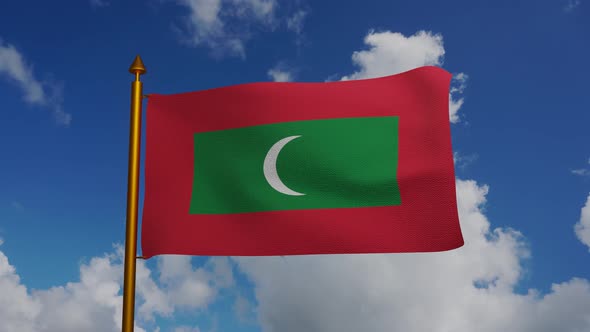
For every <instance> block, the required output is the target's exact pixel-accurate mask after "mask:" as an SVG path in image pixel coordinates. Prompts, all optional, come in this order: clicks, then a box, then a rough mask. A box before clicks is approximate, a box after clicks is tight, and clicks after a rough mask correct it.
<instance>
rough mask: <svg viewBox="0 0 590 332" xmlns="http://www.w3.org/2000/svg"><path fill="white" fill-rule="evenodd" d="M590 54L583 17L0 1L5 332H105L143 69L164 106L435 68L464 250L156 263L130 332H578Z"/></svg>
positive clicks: (585, 327) (562, 10) (585, 233)
mask: <svg viewBox="0 0 590 332" xmlns="http://www.w3.org/2000/svg"><path fill="white" fill-rule="evenodd" d="M588 40H590V9H589V7H588V3H587V2H586V1H584V0H552V1H532V0H530V1H494V2H491V1H477V2H475V1H447V2H440V1H364V2H362V3H359V2H352V1H350V2H339V3H338V4H337V5H335V2H325V1H322V2H311V1H303V0H291V1H277V0H211V1H203V0H193V1H188V0H183V1H155V0H154V1H145V2H143V1H135V2H123V1H116V0H112V1H109V0H89V1H63V2H60V3H59V4H57V3H56V2H47V1H37V2H36V3H35V4H29V3H25V2H17V1H11V2H6V3H3V6H2V10H1V11H0V109H1V110H2V112H1V114H2V121H0V133H2V134H1V137H2V139H1V140H0V151H1V152H2V156H3V157H2V162H1V165H2V168H1V169H2V172H0V188H1V190H0V239H1V240H0V243H2V245H1V246H0V294H2V296H1V297H0V331H80V330H85V331H111V330H112V331H116V330H118V328H117V324H118V323H117V319H119V317H120V301H121V298H120V294H121V293H120V290H119V288H120V286H121V272H122V271H121V268H122V266H121V259H120V258H121V257H120V255H121V250H120V247H118V246H120V245H122V244H123V241H124V231H125V221H124V218H125V204H126V202H125V195H126V177H127V148H128V125H129V94H130V84H129V83H130V82H131V80H132V75H130V74H129V73H128V72H127V68H128V66H129V64H130V63H131V61H132V60H133V58H134V56H135V55H136V54H141V56H142V58H143V60H144V62H145V65H146V67H147V69H148V73H147V74H146V75H144V76H143V77H142V80H143V82H144V91H145V92H146V93H150V92H154V93H164V94H165V93H179V92H186V91H194V90H200V89H206V88H213V87H219V86H227V85H233V84H239V83H246V82H255V81H273V80H291V81H304V82H323V81H327V80H340V79H342V78H344V77H347V78H349V79H355V78H367V77H377V76H384V75H390V74H395V73H399V72H403V71H406V70H409V69H412V68H415V67H419V66H423V65H438V66H441V67H443V68H445V69H446V70H448V71H449V72H451V73H453V74H454V77H455V78H454V80H453V85H452V89H451V103H450V108H451V111H452V112H451V114H450V120H451V122H452V124H451V130H452V137H453V149H454V151H455V159H456V175H457V178H458V180H457V181H458V182H457V188H458V200H459V203H458V205H459V212H460V217H461V226H462V230H463V234H464V236H465V241H466V245H465V246H464V247H463V248H461V249H458V250H456V251H453V252H448V253H441V254H429V255H420V254H402V255H355V256H347V255H338V256H311V257H287V258H285V259H281V258H273V257H270V258H269V257H266V258H225V257H217V258H210V257H193V258H191V257H173V256H163V257H160V258H154V259H151V260H149V261H147V262H145V263H144V262H140V263H139V272H138V273H139V274H138V297H137V304H138V311H137V325H138V329H137V330H138V331H139V330H140V328H141V329H143V330H145V331H162V332H163V331H175V332H180V331H201V332H203V331H265V332H268V331H281V332H283V331H286V332H289V331H302V330H306V331H358V330H366V331H426V330H430V331H448V330H452V331H473V330H479V331H505V330H507V329H508V330H511V331H555V330H560V331H590V310H588V309H587V308H590V282H589V280H590V264H589V259H590V252H589V249H590V196H589V193H590V149H589V148H588V142H590V130H588V127H589V126H588V124H589V123H590V113H589V112H588V110H589V109H590V98H588V95H589V94H588V77H590V69H589V67H588V66H586V65H585V64H586V62H587V59H590V43H588ZM433 276H436V278H433ZM5 294H8V295H5ZM584 308H586V309H584Z"/></svg>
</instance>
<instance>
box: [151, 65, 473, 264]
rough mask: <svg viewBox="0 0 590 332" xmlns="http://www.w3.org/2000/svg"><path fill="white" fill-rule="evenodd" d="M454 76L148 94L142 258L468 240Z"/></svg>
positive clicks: (435, 246)
mask: <svg viewBox="0 0 590 332" xmlns="http://www.w3.org/2000/svg"><path fill="white" fill-rule="evenodd" d="M450 79H451V75H450V74H449V73H448V72H446V71H444V70H442V69H440V68H437V67H422V68H418V69H414V70H411V71H408V72H405V73H402V74H399V75H394V76H389V77H382V78H376V79H367V80H356V81H344V82H330V83H252V84H243V85H237V86H230V87H224V88H217V89H211V90H206V91H198V92H192V93H184V94H176V95H158V94H152V95H150V98H149V100H148V106H147V137H146V144H147V147H146V168H145V201H144V209H143V217H142V234H141V235H142V236H141V246H142V255H143V256H144V257H146V258H149V257H152V256H154V255H160V254H184V255H224V256H251V255H252V256H254V255H256V256H263V255H299V254H336V253H342V254H344V253H391V252H426V251H442V250H450V249H454V248H457V247H460V246H462V245H463V238H462V236H461V230H460V228H459V221H458V216H457V203H456V197H455V177H454V171H453V157H452V149H451V138H450V125H449V110H448V105H449V101H448V98H449V97H448V96H449V83H450Z"/></svg>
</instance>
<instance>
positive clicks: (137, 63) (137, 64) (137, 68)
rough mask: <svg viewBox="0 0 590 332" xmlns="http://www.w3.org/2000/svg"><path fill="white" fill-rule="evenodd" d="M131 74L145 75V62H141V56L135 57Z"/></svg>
mask: <svg viewBox="0 0 590 332" xmlns="http://www.w3.org/2000/svg"><path fill="white" fill-rule="evenodd" d="M129 72H130V73H131V74H139V75H143V74H145V72H146V70H145V66H144V65H143V61H141V57H140V56H139V55H138V56H136V57H135V60H133V63H132V64H131V67H129Z"/></svg>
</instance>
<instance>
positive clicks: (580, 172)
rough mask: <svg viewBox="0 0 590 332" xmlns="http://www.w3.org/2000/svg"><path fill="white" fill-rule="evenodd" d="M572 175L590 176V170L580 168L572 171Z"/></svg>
mask: <svg viewBox="0 0 590 332" xmlns="http://www.w3.org/2000/svg"><path fill="white" fill-rule="evenodd" d="M588 164H589V165H590V158H588ZM571 172H572V174H575V175H579V176H590V168H578V169H573V170H571Z"/></svg>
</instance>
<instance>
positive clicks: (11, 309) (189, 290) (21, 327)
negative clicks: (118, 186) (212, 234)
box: [0, 246, 233, 332]
mask: <svg viewBox="0 0 590 332" xmlns="http://www.w3.org/2000/svg"><path fill="white" fill-rule="evenodd" d="M186 258H189V259H190V257H184V258H182V259H179V257H177V256H161V257H159V258H157V260H158V267H159V268H160V269H159V270H158V272H159V274H160V276H159V278H155V277H154V276H153V275H152V272H151V271H150V270H149V269H148V268H147V266H146V265H145V262H144V261H138V262H137V283H136V303H137V310H136V324H137V325H136V327H135V331H138V332H141V331H145V328H146V326H148V325H150V324H153V321H154V315H158V316H163V317H170V316H171V315H173V313H174V311H175V310H176V309H183V308H192V309H194V308H205V307H206V306H207V304H208V303H210V302H211V301H212V299H213V298H214V296H215V294H216V292H217V291H218V288H219V287H226V286H227V287H230V286H231V285H233V276H232V271H231V266H229V262H228V261H227V259H226V258H225V261H224V259H213V260H211V261H209V262H208V263H207V264H206V268H197V269H195V268H193V267H192V266H191V265H190V261H189V260H187V259H186ZM122 275H123V249H122V247H120V246H117V247H116V250H115V252H114V253H110V254H106V255H104V256H102V257H94V258H92V259H91V260H90V261H89V262H88V263H85V264H82V265H81V266H80V280H79V281H77V282H68V283H66V284H65V285H63V286H55V287H51V288H49V289H41V290H28V289H27V287H26V286H25V285H23V284H22V283H21V281H20V277H19V275H18V274H17V272H16V269H15V268H14V266H12V265H11V264H10V263H9V261H8V258H7V257H6V255H4V253H3V252H1V251H0V294H2V296H0V331H7V332H12V331H18V332H28V331H31V332H32V331H35V332H54V331H60V332H68V331H89V332H92V331H97V332H98V331H101V332H102V331H120V330H121V317H122V296H121V295H120V294H121V293H122V282H123V280H122ZM183 328H184V331H198V329H197V328H194V327H193V328H191V329H188V327H180V330H179V331H183V330H182V329H183ZM156 330H158V329H156Z"/></svg>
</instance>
